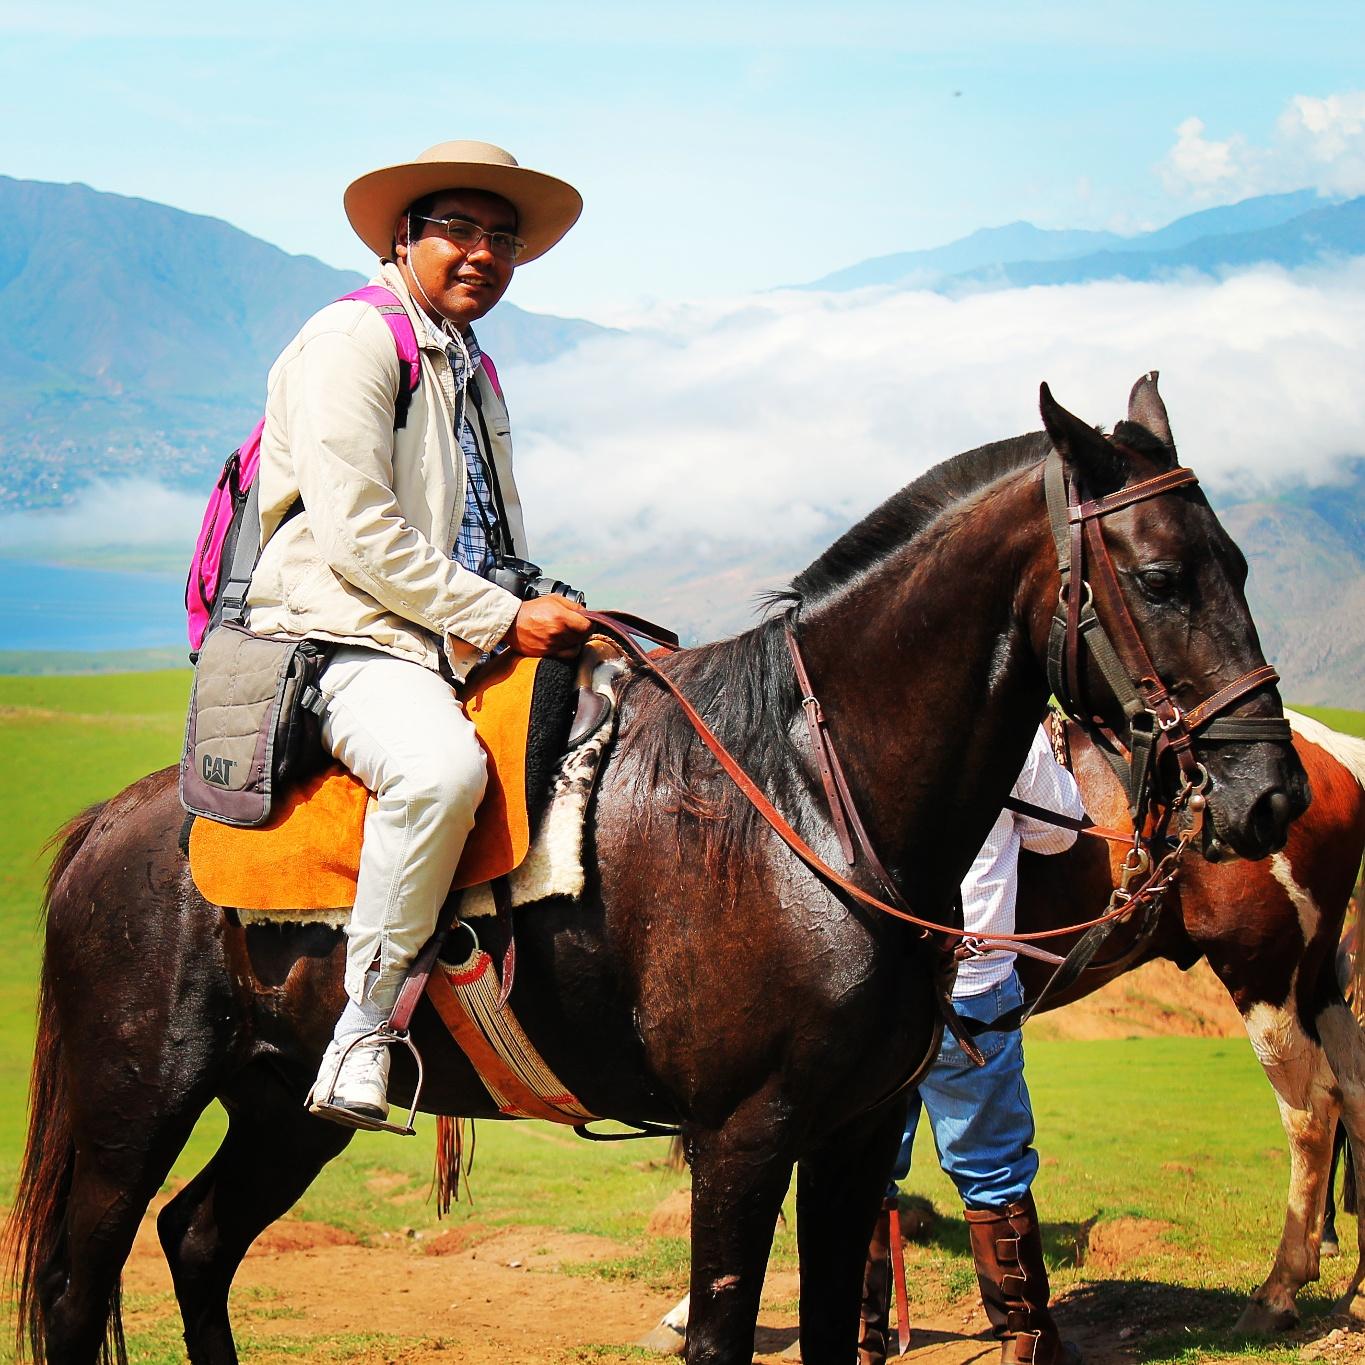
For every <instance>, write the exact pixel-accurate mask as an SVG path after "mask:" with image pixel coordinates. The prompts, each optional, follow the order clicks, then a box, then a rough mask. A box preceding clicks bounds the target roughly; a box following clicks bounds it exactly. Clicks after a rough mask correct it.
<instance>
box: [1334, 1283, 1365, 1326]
mask: <svg viewBox="0 0 1365 1365" xmlns="http://www.w3.org/2000/svg"><path fill="white" fill-rule="evenodd" d="M1332 1312H1333V1313H1334V1314H1336V1315H1338V1316H1340V1315H1343V1314H1344V1315H1345V1316H1346V1317H1348V1318H1350V1319H1351V1321H1352V1322H1365V1294H1362V1293H1361V1292H1360V1291H1359V1290H1358V1289H1352V1290H1351V1291H1350V1292H1349V1293H1347V1294H1346V1295H1345V1296H1344V1297H1342V1298H1340V1299H1338V1300H1337V1301H1336V1303H1334V1304H1333V1305H1332Z"/></svg>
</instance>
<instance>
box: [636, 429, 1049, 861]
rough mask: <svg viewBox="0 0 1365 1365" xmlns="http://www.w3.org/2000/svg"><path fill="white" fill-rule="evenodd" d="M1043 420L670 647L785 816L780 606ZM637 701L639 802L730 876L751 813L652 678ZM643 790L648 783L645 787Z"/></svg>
mask: <svg viewBox="0 0 1365 1365" xmlns="http://www.w3.org/2000/svg"><path fill="white" fill-rule="evenodd" d="M1049 448H1050V447H1049V443H1048V439H1047V436H1046V434H1045V433H1043V432H1034V433H1031V434H1029V435H1027V436H1016V437H1013V438H1011V439H1010V440H1006V441H995V442H992V443H991V444H990V445H984V446H979V447H977V448H976V449H975V450H968V451H965V452H964V453H963V454H961V455H955V456H953V457H952V458H951V459H948V460H945V461H944V462H943V463H942V464H939V465H936V466H935V467H934V468H933V469H930V470H929V471H928V472H927V473H925V474H922V475H921V476H920V477H919V478H917V479H915V480H914V481H913V482H911V483H909V484H907V485H906V486H905V487H904V488H902V489H901V490H900V492H898V493H895V494H893V495H892V496H891V497H890V498H888V499H887V500H886V501H885V502H884V503H882V505H881V506H880V507H878V508H877V509H876V510H875V511H874V512H871V513H869V514H868V515H867V516H866V517H864V518H863V520H862V521H860V522H859V523H858V524H857V525H856V526H854V527H853V528H852V529H851V530H849V531H847V532H845V533H844V534H843V535H842V536H840V537H839V539H838V540H836V541H835V542H834V544H833V545H831V546H830V547H829V549H827V550H826V551H825V552H824V553H823V554H822V555H821V556H820V557H819V558H818V559H816V560H815V562H814V563H813V564H811V565H810V567H809V568H807V569H805V570H804V571H803V572H802V573H800V574H798V575H797V576H796V577H795V578H794V579H793V580H792V583H791V585H790V586H789V587H787V588H785V589H780V590H778V591H776V592H772V593H768V594H766V595H765V598H764V601H765V603H766V606H767V608H768V615H767V617H766V619H765V620H763V621H762V622H760V624H759V625H757V626H755V627H753V628H752V629H751V630H748V631H745V632H744V633H743V634H741V635H736V636H733V637H732V638H730V639H727V640H720V641H717V642H715V643H714V644H707V645H700V646H697V647H696V648H693V649H688V650H684V651H682V652H681V653H680V654H677V655H675V656H674V657H673V659H672V660H670V662H669V664H668V665H667V666H668V667H669V670H670V672H671V673H672V675H673V677H674V679H675V680H676V681H677V683H678V684H679V686H681V688H682V689H683V691H684V692H685V693H686V695H687V697H688V699H689V700H690V701H691V702H692V704H693V705H694V706H695V707H696V708H697V710H699V711H700V712H701V713H702V715H703V716H704V717H705V719H706V721H707V724H708V725H710V726H711V728H712V729H713V730H714V731H715V732H716V734H717V736H718V737H719V738H720V740H721V742H722V743H723V744H724V745H725V746H726V748H727V749H729V750H730V752H731V753H732V754H733V755H734V756H735V757H736V758H737V759H738V760H739V762H740V763H741V764H742V765H743V767H744V768H745V770H746V771H747V772H748V773H749V775H750V776H751V777H752V778H753V779H754V780H755V781H756V782H757V783H758V784H759V786H760V787H761V788H762V789H763V790H764V791H765V792H766V793H767V795H768V797H769V798H770V799H771V800H773V801H774V802H775V803H776V804H777V805H778V807H779V808H780V809H783V810H784V811H785V812H786V813H787V815H788V817H789V818H791V817H792V816H794V815H795V814H796V813H797V812H798V811H799V809H800V801H801V787H802V779H801V776H800V770H799V768H798V766H797V762H796V759H797V751H796V748H795V745H794V743H793V739H792V734H793V725H794V721H795V715H796V711H797V709H798V706H799V703H800V695H799V691H798V688H797V686H796V679H795V677H794V675H793V672H792V667H791V660H790V657H789V656H788V653H787V648H786V643H785V640H784V636H783V623H782V620H781V618H780V617H777V616H776V615H775V614H774V613H775V611H776V610H777V609H779V608H787V607H793V606H794V607H811V606H815V605H818V604H819V603H820V602H821V601H823V600H826V599H828V598H830V597H832V596H834V595H835V594H837V593H839V592H840V591H841V590H843V589H844V588H846V587H848V586H850V585H851V584H853V583H854V582H856V581H857V580H859V579H861V578H862V577H864V576H865V575H867V574H868V573H871V572H872V571H873V570H875V569H876V568H877V567H878V566H879V565H880V564H881V563H883V562H884V561H885V560H886V559H887V558H889V557H890V556H891V555H893V554H895V553H896V552H897V551H899V550H902V549H904V548H905V547H906V546H907V545H909V544H910V543H911V542H913V541H914V540H916V539H917V538H918V537H920V536H922V535H924V534H925V533H926V532H927V531H929V530H930V529H931V528H932V527H933V526H935V525H936V523H937V522H938V521H939V520H940V518H942V517H943V516H944V515H945V514H948V513H951V512H953V511H954V510H956V509H957V508H959V507H961V506H962V505H963V504H964V503H965V502H967V501H969V500H971V499H973V498H975V497H977V496H979V495H980V494H982V493H983V492H985V490H986V489H988V488H989V487H991V486H992V485H993V484H995V483H997V482H998V481H999V480H1001V479H1003V478H1005V477H1007V476H1008V475H1011V474H1013V473H1015V472H1017V471H1018V470H1020V469H1023V468H1026V467H1027V466H1030V465H1033V464H1036V463H1037V462H1038V461H1039V460H1041V459H1042V458H1043V456H1044V455H1045V454H1046V453H1047V451H1048V449H1049ZM630 704H631V707H632V709H633V710H635V711H636V714H635V717H634V719H633V722H632V724H631V726H630V730H629V738H628V740H627V741H626V742H625V743H624V744H623V746H622V755H621V756H622V757H623V758H624V759H626V761H628V762H630V763H631V764H632V765H633V766H635V768H636V771H637V772H638V773H639V775H640V777H641V778H642V779H643V780H642V782H640V783H639V784H637V786H636V791H637V793H639V795H638V797H637V799H638V801H639V806H640V809H639V814H640V816H641V818H642V819H645V820H651V819H653V818H654V817H656V816H658V815H660V814H665V813H666V814H669V815H675V814H676V815H677V816H679V817H680V820H681V819H693V820H697V821H699V822H700V823H701V826H702V831H703V836H702V837H703V843H704V848H705V854H706V858H707V861H708V864H709V865H710V866H711V869H712V871H713V872H714V873H715V875H717V876H719V877H722V878H724V879H726V880H727V881H729V880H731V879H732V878H733V875H734V871H735V869H736V868H737V867H738V862H737V860H736V859H735V857H734V856H733V855H734V854H735V853H736V852H737V851H738V850H740V849H742V848H744V847H745V846H746V845H748V844H751V842H752V839H753V837H754V834H755V823H756V821H757V820H758V819H759V817H758V816H757V814H756V812H755V811H754V809H753V807H752V806H751V805H750V804H749V802H748V801H747V800H745V798H744V797H743V796H742V795H741V794H740V792H739V791H738V789H737V788H736V787H735V785H734V784H733V783H732V782H731V781H730V779H729V778H728V777H726V776H725V775H724V774H723V773H722V772H720V770H719V768H718V767H717V765H716V763H715V760H714V759H713V758H712V757H711V756H710V755H709V754H708V753H706V752H705V750H704V748H703V746H702V743H701V741H700V739H698V737H697V734H696V731H694V730H693V728H692V726H691V724H690V723H689V722H688V720H687V718H686V716H684V715H683V713H682V711H681V710H680V709H679V708H678V706H677V705H676V704H675V703H674V702H673V701H672V699H671V698H668V697H666V696H664V695H663V694H662V692H661V691H660V690H659V689H658V688H657V687H656V686H655V685H653V684H650V683H649V682H647V681H644V680H641V681H640V682H639V684H638V685H637V686H634V687H632V688H631V694H630ZM647 794H648V795H647Z"/></svg>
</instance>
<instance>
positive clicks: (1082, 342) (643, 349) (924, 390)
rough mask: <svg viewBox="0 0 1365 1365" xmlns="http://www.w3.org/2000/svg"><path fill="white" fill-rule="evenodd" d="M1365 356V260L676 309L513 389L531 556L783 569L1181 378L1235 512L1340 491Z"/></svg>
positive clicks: (110, 519)
mask: <svg viewBox="0 0 1365 1365" xmlns="http://www.w3.org/2000/svg"><path fill="white" fill-rule="evenodd" d="M1362 355H1365V262H1348V263H1345V264H1343V265H1340V266H1337V267H1332V268H1323V269H1321V270H1318V271H1307V272H1298V273H1296V274H1288V273H1286V272H1283V271H1280V270H1275V269H1265V270H1256V271H1252V272H1249V273H1245V274H1240V275H1237V276H1234V277H1231V278H1228V279H1225V280H1222V281H1215V280H1211V279H1208V278H1205V277H1192V278H1188V279H1181V280H1176V281H1170V282H1165V283H1128V282H1107V283H1097V284H1088V285H1077V286H1066V287H1060V288H1038V289H1028V290H1015V291H1008V292H997V293H983V294H978V295H973V296H969V297H965V298H957V299H947V298H942V297H940V296H938V295H934V294H920V293H909V292H900V293H897V292H890V291H864V292H861V293H852V294H831V295H820V294H812V293H808V292H805V291H801V292H792V293H778V294H767V295H760V296H754V297H748V298H744V299H741V300H738V301H735V302H734V303H732V304H730V305H727V306H722V305H707V306H679V307H672V308H668V309H657V310H655V311H654V312H653V313H651V314H649V315H647V316H645V317H643V318H641V319H640V320H639V321H638V322H637V324H636V327H635V330H634V331H632V332H631V333H630V334H627V335H622V336H608V337H605V338H601V339H598V340H595V341H593V342H591V343H589V344H588V345H585V346H583V347H581V348H579V349H578V350H576V351H574V352H572V353H570V354H569V355H566V356H564V357H561V358H560V359H559V360H557V361H555V362H553V363H551V364H548V365H543V366H538V367H533V368H528V369H523V370H520V371H516V370H513V371H512V372H510V373H508V374H507V375H506V376H505V378H506V379H507V382H508V387H509V389H510V391H511V392H510V395H509V397H510V401H511V407H512V413H513V419H514V429H515V436H516V441H517V449H518V482H519V484H520V487H521V492H522V496H523V501H524V503H525V505H526V509H527V514H528V519H529V523H530V531H531V540H532V546H533V549H537V550H540V551H542V552H544V553H547V557H548V556H549V555H550V554H551V553H552V552H554V553H557V554H559V555H563V554H565V553H566V550H567V548H568V547H581V557H582V558H583V559H595V558H596V557H598V555H599V553H601V554H603V555H605V556H609V557H610V559H612V560H613V561H616V562H623V561H629V559H630V558H631V557H632V556H634V557H637V558H638V557H648V556H668V557H671V558H672V559H674V560H677V561H678V562H679V563H685V562H687V561H688V560H695V561H696V562H697V563H698V564H699V565H701V564H705V563H711V564H713V565H714V564H715V563H716V562H718V561H720V560H723V559H730V560H739V559H747V558H750V557H753V556H757V557H760V558H764V559H767V560H769V561H781V562H785V561H786V558H787V556H786V555H785V551H786V550H787V549H788V548H791V550H792V551H793V554H798V553H802V554H803V553H805V552H806V551H808V550H810V549H811V547H812V546H814V547H815V548H818V546H819V545H821V544H823V543H825V542H827V541H829V540H831V539H832V538H833V537H834V536H836V535H837V534H839V533H840V532H841V531H842V530H844V529H845V528H846V527H847V526H849V525H850V524H851V523H852V522H853V521H854V520H856V519H857V518H858V517H859V516H861V515H862V514H863V513H864V512H866V511H867V510H869V509H870V508H872V507H873V506H875V505H876V504H877V503H879V502H880V501H881V500H882V499H883V498H885V497H887V496H888V495H889V494H890V493H892V492H893V491H894V490H895V489H897V488H899V487H900V486H901V485H902V484H904V483H905V482H907V481H908V480H910V479H911V478H913V477H915V476H916V475H918V474H920V473H922V472H923V471H924V470H925V469H927V468H928V467H929V466H930V465H931V464H934V463H936V462H937V461H938V460H940V459H943V458H945V457H947V456H949V455H952V454H954V453H956V452H957V451H960V450H965V449H969V448H971V447H972V446H975V445H979V444H981V443H983V442H986V441H990V440H995V439H998V438H1001V437H1006V436H1011V435H1015V434H1017V433H1019V432H1024V431H1031V430H1036V429H1037V428H1038V427H1039V425H1040V423H1039V419H1038V409H1037V395H1038V384H1039V381H1041V380H1044V379H1045V380H1047V381H1048V382H1049V383H1050V384H1051V386H1052V390H1053V393H1054V394H1055V395H1056V397H1057V399H1058V400H1059V401H1060V402H1061V403H1063V404H1064V405H1065V406H1067V407H1069V408H1070V409H1071V410H1072V411H1073V412H1075V413H1077V414H1078V415H1079V416H1081V417H1083V418H1084V419H1085V420H1087V421H1090V422H1096V423H1104V424H1105V425H1112V424H1113V423H1114V422H1115V421H1117V420H1119V419H1120V418H1121V417H1123V416H1124V411H1125V404H1126V400H1127V394H1128V390H1129V387H1130V386H1131V385H1132V383H1133V381H1134V380H1135V379H1136V378H1137V377H1138V375H1139V374H1141V373H1143V372H1144V371H1146V370H1148V369H1159V370H1160V371H1161V388H1162V392H1163V394H1164V395H1165V398H1166V402H1167V406H1168V407H1169V409H1170V413H1171V421H1172V426H1173V428H1174V430H1175V434H1176V437H1177V440H1178V442H1179V445H1180V450H1181V454H1182V456H1183V457H1184V458H1185V459H1186V460H1188V461H1189V462H1191V463H1192V464H1193V465H1194V466H1195V468H1196V469H1198V471H1199V472H1200V475H1201V477H1202V478H1203V479H1204V481H1205V483H1206V485H1208V486H1209V488H1210V489H1211V491H1212V493H1213V496H1214V497H1215V499H1216V498H1217V497H1218V494H1219V491H1220V490H1223V491H1224V492H1228V491H1231V490H1232V489H1234V488H1235V489H1236V490H1237V491H1238V492H1239V493H1240V494H1241V495H1243V496H1244V495H1245V494H1246V492H1247V491H1248V490H1250V491H1256V490H1258V489H1273V488H1274V487H1276V486H1279V485H1283V484H1284V483H1287V482H1290V481H1293V480H1298V479H1301V478H1307V479H1309V480H1313V481H1327V480H1330V479H1331V478H1332V476H1333V471H1334V468H1335V467H1337V465H1338V464H1339V461H1340V459H1341V457H1343V456H1347V455H1352V454H1357V453H1360V452H1362V451H1365V385H1362V384H1361V383H1360V365H1361V357H1362ZM207 491H208V490H207V486H206V487H205V489H204V490H203V492H202V493H195V494H187V493H184V492H178V491H169V490H166V489H164V488H160V487H158V486H156V485H154V484H149V483H142V482H139V483H126V484H118V485H103V486H100V487H97V488H91V489H89V490H87V491H86V493H85V494H84V495H83V496H82V497H81V498H80V500H79V501H78V503H77V504H76V505H75V506H74V507H71V508H67V509H63V510H61V511H56V512H29V513H23V514H11V515H7V516H5V517H3V518H0V544H3V545H4V546H5V547H6V548H7V549H8V550H10V552H11V553H13V552H16V551H18V552H21V553H23V554H25V555H28V556H29V557H35V558H36V557H39V555H40V553H41V552H42V551H44V550H49V551H50V550H59V551H68V550H70V549H72V548H90V547H95V546H106V545H107V546H119V545H129V546H154V545H174V546H176V547H183V550H184V552H185V555H186V557H187V556H188V550H189V547H190V545H191V544H192V542H193V539H194V535H195V532H196V531H197V530H198V526H199V519H200V516H201V514H202V510H203V505H204V498H205V497H206V496H207ZM575 557H577V556H575ZM793 567H799V565H798V564H793Z"/></svg>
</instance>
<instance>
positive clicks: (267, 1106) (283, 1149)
mask: <svg viewBox="0 0 1365 1365" xmlns="http://www.w3.org/2000/svg"><path fill="white" fill-rule="evenodd" d="M306 1088H307V1081H306V1080H302V1081H301V1082H300V1085H299V1086H298V1087H297V1088H295V1089H290V1088H288V1087H287V1086H285V1085H283V1084H282V1083H281V1081H280V1080H279V1079H278V1077H277V1076H276V1075H275V1073H274V1072H272V1071H269V1070H267V1069H266V1068H264V1067H258V1068H254V1069H253V1070H252V1071H251V1072H250V1073H248V1077H247V1083H246V1084H243V1083H241V1082H240V1081H239V1082H238V1083H235V1084H234V1087H233V1090H234V1098H233V1100H232V1102H231V1109H230V1117H229V1121H228V1131H227V1135H226V1137H224V1139H223V1143H222V1146H220V1147H219V1148H218V1151H217V1152H216V1153H215V1154H214V1156H213V1159H212V1160H211V1161H210V1162H209V1164H208V1165H207V1166H205V1167H204V1169H203V1170H202V1171H200V1172H199V1174H198V1175H197V1176H195V1177H194V1179H193V1180H192V1181H190V1183H189V1184H188V1185H186V1186H185V1188H184V1189H183V1190H181V1191H180V1192H179V1194H177V1195H176V1196H175V1198H174V1199H172V1200H171V1202H170V1203H169V1204H167V1205H166V1207H165V1208H164V1209H162V1211H161V1216H160V1217H159V1218H158V1219H157V1232H158V1233H159V1234H160V1237H161V1245H162V1247H163V1248H164V1249H165V1252H166V1260H167V1261H168V1262H169V1263H170V1267H171V1277H172V1279H173V1280H174V1282H175V1294H176V1298H177V1299H178V1300H179V1302H180V1315H181V1317H182V1318H183V1320H184V1324H185V1346H186V1348H187V1350H188V1352H189V1358H190V1360H191V1362H192V1365H235V1362H236V1360H237V1350H236V1347H235V1346H234V1344H233V1339H232V1327H231V1324H230V1322H229V1320H228V1290H229V1289H230V1288H231V1285H232V1277H233V1276H234V1275H235V1274H236V1272H237V1267H238V1265H239V1264H240V1263H241V1260H242V1257H243V1256H245V1255H246V1251H247V1248H248V1247H249V1246H250V1245H251V1243H252V1242H253V1241H254V1240H255V1239H256V1238H257V1237H258V1236H259V1235H260V1233H261V1232H262V1231H264V1229H265V1228H267V1227H268V1226H269V1225H270V1224H271V1223H273V1222H274V1221H275V1219H277V1218H278V1217H279V1216H280V1215H281V1214H283V1213H284V1212H286V1210H288V1209H289V1208H291V1207H292V1206H293V1204H294V1203H295V1202H296V1201H297V1200H298V1198H299V1196H300V1195H302V1194H303V1192H304V1191H305V1190H306V1189H307V1188H308V1186H309V1185H310V1184H312V1182H313V1180H314V1179H315V1177H316V1176H317V1174H318V1172H319V1171H320V1170H321V1169H322V1168H323V1166H325V1165H326V1164H327V1162H329V1161H330V1160H331V1159H332V1158H333V1157H334V1156H336V1155H337V1154H338V1153H339V1152H340V1151H341V1150H342V1148H344V1147H345V1146H346V1144H347V1143H348V1142H349V1141H350V1140H351V1137H352V1136H353V1131H354V1130H352V1129H349V1128H344V1127H342V1126H340V1125H339V1124H335V1123H329V1122H327V1121H326V1120H324V1119H319V1118H315V1117H314V1116H313V1115H311V1114H309V1113H308V1111H307V1110H306V1109H305V1108H304V1104H303V1094H304V1091H305V1089H306Z"/></svg>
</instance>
